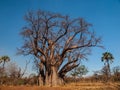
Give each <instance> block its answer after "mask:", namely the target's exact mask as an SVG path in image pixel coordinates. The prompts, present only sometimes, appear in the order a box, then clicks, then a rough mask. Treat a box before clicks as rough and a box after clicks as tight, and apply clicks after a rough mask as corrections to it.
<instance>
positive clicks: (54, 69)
mask: <svg viewBox="0 0 120 90" xmlns="http://www.w3.org/2000/svg"><path fill="white" fill-rule="evenodd" d="M51 70H52V73H51V86H59V85H62V84H63V79H61V78H60V77H59V75H58V73H57V67H55V66H52V67H51Z"/></svg>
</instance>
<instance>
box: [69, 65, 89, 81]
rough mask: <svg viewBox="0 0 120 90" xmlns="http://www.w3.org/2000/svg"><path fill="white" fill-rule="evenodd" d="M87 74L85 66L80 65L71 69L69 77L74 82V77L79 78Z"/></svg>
mask: <svg viewBox="0 0 120 90" xmlns="http://www.w3.org/2000/svg"><path fill="white" fill-rule="evenodd" d="M87 73H88V69H87V68H86V67H85V65H81V66H79V67H76V68H75V69H73V70H72V72H71V75H72V76H73V77H74V80H75V82H76V77H79V78H81V77H82V76H83V75H86V74H87Z"/></svg>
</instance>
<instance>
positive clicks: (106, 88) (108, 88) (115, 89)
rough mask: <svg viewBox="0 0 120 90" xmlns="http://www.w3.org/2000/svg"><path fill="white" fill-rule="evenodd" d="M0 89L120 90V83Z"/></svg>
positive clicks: (3, 88)
mask: <svg viewBox="0 0 120 90" xmlns="http://www.w3.org/2000/svg"><path fill="white" fill-rule="evenodd" d="M0 90H120V83H99V82H97V83H86V82H85V83H71V84H67V85H65V86H60V87H38V86H0Z"/></svg>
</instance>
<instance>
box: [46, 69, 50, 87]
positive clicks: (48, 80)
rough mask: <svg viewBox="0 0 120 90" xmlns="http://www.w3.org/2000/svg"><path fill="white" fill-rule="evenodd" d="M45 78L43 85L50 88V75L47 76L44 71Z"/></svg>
mask: <svg viewBox="0 0 120 90" xmlns="http://www.w3.org/2000/svg"><path fill="white" fill-rule="evenodd" d="M45 76H46V78H45V85H46V86H51V75H49V74H48V71H46V75H45Z"/></svg>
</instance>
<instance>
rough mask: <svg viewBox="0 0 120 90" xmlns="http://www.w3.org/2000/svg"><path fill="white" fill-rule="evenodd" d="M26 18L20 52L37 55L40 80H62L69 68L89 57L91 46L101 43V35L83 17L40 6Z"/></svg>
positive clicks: (47, 82) (58, 82) (54, 81)
mask: <svg viewBox="0 0 120 90" xmlns="http://www.w3.org/2000/svg"><path fill="white" fill-rule="evenodd" d="M25 21H26V22H27V25H25V27H23V30H22V31H21V36H22V37H23V39H24V43H23V46H22V47H21V48H20V49H19V53H21V54H24V55H33V56H34V57H35V58H37V59H36V60H38V62H39V63H38V66H39V71H40V73H39V75H40V81H43V82H40V83H41V84H45V85H48V84H51V85H58V84H60V81H61V79H63V78H64V76H65V75H66V73H67V72H69V71H71V70H72V69H74V68H75V67H77V66H78V65H79V61H80V60H81V59H83V58H87V55H88V54H90V51H91V47H97V46H98V47H100V41H101V38H100V37H97V36H96V35H95V32H94V31H93V30H92V29H91V28H90V27H92V25H91V24H89V23H87V22H86V21H85V20H84V19H83V18H74V19H72V18H71V17H69V16H67V15H61V14H58V13H51V12H45V11H41V10H38V11H37V12H28V13H27V14H26V15H25ZM60 78H61V79H60ZM50 82H51V83H50Z"/></svg>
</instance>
